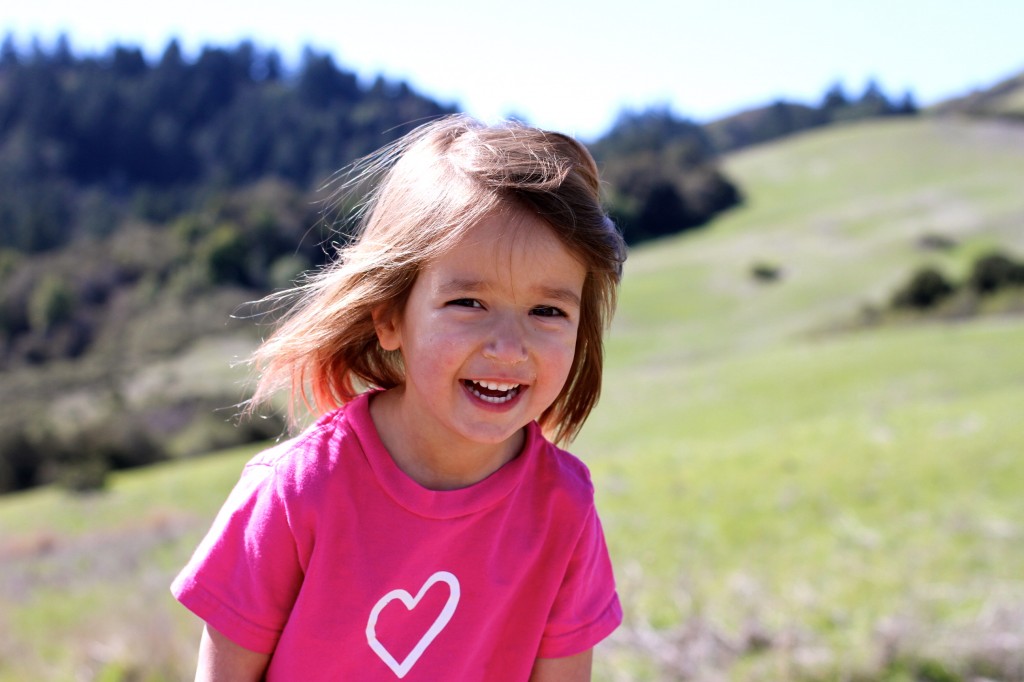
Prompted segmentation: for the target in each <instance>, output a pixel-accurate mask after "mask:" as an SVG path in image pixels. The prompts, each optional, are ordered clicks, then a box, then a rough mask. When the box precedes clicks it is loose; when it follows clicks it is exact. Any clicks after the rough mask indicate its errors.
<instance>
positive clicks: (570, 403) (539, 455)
mask: <svg viewBox="0 0 1024 682" xmlns="http://www.w3.org/2000/svg"><path fill="white" fill-rule="evenodd" d="M374 158H375V160H374V161H372V162H371V166H370V167H369V168H368V170H364V173H363V176H361V177H366V176H367V175H369V176H372V177H380V178H381V179H380V182H379V183H378V185H377V187H376V189H375V190H374V191H373V193H372V195H371V198H370V200H369V202H368V204H367V205H366V207H365V210H364V212H363V213H362V219H361V222H360V229H359V232H358V236H357V237H355V238H354V239H352V240H351V241H350V242H348V243H347V244H346V245H345V246H343V247H341V249H340V252H339V254H338V257H337V259H336V261H335V262H334V263H333V264H332V265H331V266H329V267H328V268H326V269H324V270H323V271H321V272H320V273H318V274H317V275H315V276H314V277H313V278H312V279H311V280H310V281H308V282H307V283H305V284H304V285H303V286H302V287H300V288H299V290H298V293H299V297H298V299H297V300H298V302H297V304H296V305H295V307H294V308H293V309H292V310H291V312H290V313H289V314H288V316H287V317H286V319H284V320H283V322H282V324H281V326H280V327H279V328H278V330H277V331H276V333H275V334H274V335H273V336H271V337H270V338H269V339H268V340H267V341H266V342H265V343H264V344H263V345H262V346H261V348H260V349H259V350H258V351H257V353H256V356H255V361H256V364H257V366H258V367H259V368H260V369H261V375H260V379H259V383H258V385H257V389H256V393H255V396H254V398H253V401H254V404H259V403H261V402H265V401H266V400H267V399H268V398H269V397H270V396H272V395H273V394H274V393H276V392H277V391H278V389H282V388H284V389H287V390H288V391H289V392H290V395H291V396H292V399H293V405H294V404H295V403H301V404H304V405H305V406H306V407H308V408H309V409H310V411H312V412H313V414H315V415H319V418H318V420H317V421H316V423H315V425H313V426H312V427H310V428H309V429H307V430H306V431H305V432H304V433H303V434H301V435H300V436H298V437H296V438H294V439H292V440H290V441H287V442H284V443H282V444H280V445H278V446H276V447H273V448H271V449H270V450H268V451H266V452H264V453H262V454H260V455H258V456H257V457H256V458H254V459H253V460H252V461H251V462H249V464H248V465H247V466H246V467H245V470H244V471H243V473H242V476H241V480H240V481H239V483H238V484H237V486H236V487H235V489H234V490H233V491H232V493H231V495H230V497H229V498H228V500H227V502H226V503H225V505H224V507H223V509H222V510H221V512H220V514H219V515H218V517H217V520H216V521H215V522H214V525H213V527H212V529H211V530H210V532H209V534H208V535H207V537H206V538H205V540H204V541H203V542H202V544H201V545H200V546H199V548H198V549H197V550H196V553H195V556H194V557H193V558H192V560H191V561H190V563H189V564H188V566H187V567H186V568H185V569H184V570H183V571H182V573H181V574H180V575H179V576H178V577H177V579H176V580H175V581H174V585H173V587H172V591H173V592H174V594H175V596H176V597H177V598H178V599H179V600H180V601H181V602H182V603H183V604H184V605H185V606H186V607H188V608H189V609H191V610H192V611H194V612H195V613H196V614H198V615H199V616H200V617H201V618H202V619H203V620H204V621H205V622H206V628H205V631H204V634H203V638H202V642H201V644H200V650H199V670H198V673H197V676H196V679H197V680H257V679H262V678H264V677H265V678H266V679H268V680H302V681H304V682H307V681H310V680H331V681H332V682H336V681H339V680H357V681H359V682H364V681H366V680H395V679H406V680H429V681H431V682H437V681H438V680H446V681H447V680H453V681H456V682H463V681H468V680H482V681H487V682H495V681H502V680H509V681H516V682H520V681H525V680H540V681H543V680H548V681H558V682H567V681H573V680H589V679H590V667H591V650H592V648H593V646H594V645H595V644H596V643H597V642H598V641H600V640H601V639H603V638H604V637H606V636H607V635H608V634H609V633H610V632H611V631H612V630H614V629H615V628H616V626H617V625H618V624H619V622H620V621H621V619H622V611H621V609H620V606H619V602H618V598H617V596H616V592H615V586H614V581H613V578H612V570H611V564H610V562H609V558H608V552H607V549H606V547H605V541H604V537H603V534H602V531H601V524H600V522H599V520H598V517H597V513H596V511H595V509H594V495H593V487H592V485H591V482H590V477H589V473H588V471H587V469H586V467H585V466H584V465H583V464H582V463H581V462H580V461H579V460H577V459H576V458H575V457H573V456H572V455H570V454H568V453H567V452H564V451H563V450H560V449H558V448H557V447H556V446H555V445H553V444H552V443H551V442H549V440H547V437H550V438H551V439H553V440H554V441H555V442H565V441H568V440H569V439H571V438H572V437H573V436H574V435H575V434H576V433H577V431H578V430H579V429H580V427H581V426H582V425H583V422H584V420H585V419H586V418H587V415H588V414H589V413H590V410H591V408H593V406H594V404H595V403H596V401H597V397H598V394H599V392H600V382H601V364H602V342H601V341H602V334H603V332H604V330H605V328H606V327H607V324H608V322H609V320H610V317H611V314H612V310H613V308H614V304H615V295H616V289H617V286H618V282H619V277H620V274H621V268H622V262H623V259H624V257H625V246H624V244H623V241H622V239H621V237H620V235H619V233H618V232H617V230H616V228H615V226H614V225H613V224H612V222H611V221H610V220H609V219H608V217H607V216H606V215H605V214H604V212H603V211H602V209H601V206H600V203H599V180H598V173H597V168H596V166H595V164H594V161H593V159H592V158H591V157H590V155H589V154H588V153H587V151H586V149H585V148H584V147H583V146H582V145H580V144H579V143H578V142H576V141H574V140H572V139H571V138H569V137H566V136H564V135H560V134H557V133H551V132H545V131H541V130H537V129H534V128H530V127H527V126H524V125H520V124H512V123H509V124H503V125H500V126H493V127H488V126H484V125H482V124H480V123H478V122H476V121H474V120H472V119H469V118H466V117H462V116H456V117H450V118H446V119H442V120H440V121H436V122H433V123H430V124H427V125H425V126H422V127H420V128H418V129H417V130H415V131H413V132H412V133H410V134H409V135H407V136H406V137H405V138H403V139H402V140H401V141H399V142H398V143H396V144H395V145H392V146H391V147H388V148H386V149H385V150H383V151H382V152H381V153H379V154H378V155H377V156H376V157H374ZM360 386H362V387H368V390H366V391H365V392H360V388H359V387H360Z"/></svg>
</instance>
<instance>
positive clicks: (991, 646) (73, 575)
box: [0, 120, 1024, 680]
mask: <svg viewBox="0 0 1024 682" xmlns="http://www.w3.org/2000/svg"><path fill="white" fill-rule="evenodd" d="M727 172H728V173H729V174H730V176H732V177H735V178H736V179H737V180H738V182H739V184H740V186H741V187H743V188H744V191H745V193H746V196H747V203H746V206H745V207H743V208H742V209H739V210H735V211H733V212H732V213H730V214H729V215H727V216H726V217H725V218H723V219H721V220H719V221H718V222H716V223H715V225H714V226H713V227H712V228H711V229H709V230H706V231H703V232H700V233H696V234H689V235H687V236H684V237H681V238H676V239H672V240H668V241H664V242H660V243H656V244H651V245H649V246H645V247H643V248H640V249H637V250H636V251H634V252H633V253H632V254H631V256H630V260H629V262H628V263H627V278H626V282H625V285H624V287H623V292H622V300H621V307H620V314H619V317H618V319H617V321H616V324H615V327H614V329H613V333H612V335H611V338H610V339H609V366H608V372H607V381H606V390H605V394H604V396H603V398H602V403H601V405H600V406H599V408H598V411H597V412H596V413H595V415H594V417H593V418H592V419H591V421H590V423H589V424H588V426H587V428H586V430H585V432H584V434H583V435H582V436H581V437H580V439H579V440H578V441H577V443H576V446H575V448H574V449H575V450H576V451H577V452H579V453H580V454H581V455H582V456H584V458H585V459H587V461H588V462H589V463H590V464H591V467H592V469H593V472H594V477H595V480H596V482H597V485H598V488H599V495H600V504H601V507H602V510H603V520H604V523H605V527H606V532H607V534H608V538H609V542H610V545H611V549H612V552H613V556H614V559H615V562H616V565H617V571H618V576H619V580H620V587H621V592H622V596H623V599H624V602H625V604H626V607H627V624H626V627H624V628H622V629H621V630H620V631H619V632H618V633H617V634H616V635H615V636H614V637H613V639H612V640H611V641H609V642H608V643H607V644H606V645H603V646H602V648H601V650H600V652H599V656H598V663H597V672H596V674H595V677H596V678H597V679H600V680H672V679H684V678H686V679H689V678H693V677H697V678H704V679H721V677H715V675H716V674H719V673H721V674H724V675H727V676H728V677H730V678H732V679H752V680H753V679H756V680H771V679H778V680H786V679H797V678H799V677H800V676H802V675H805V674H806V675H811V676H813V677H815V678H817V679H863V680H868V679H893V680H897V679H899V680H910V679H915V677H916V678H918V679H930V680H938V679H967V678H968V677H969V676H976V677H987V678H990V679H1000V680H1009V679H1015V680H1020V679H1024V656H1022V655H1021V653H1020V652H1021V651H1022V650H1024V641H1021V639H1022V636H1021V633H1022V632H1024V581H1022V579H1021V578H1020V576H1022V575H1024V521H1022V519H1024V497H1022V496H1021V495H1020V492H1019V491H1020V490H1021V489H1022V488H1024V435H1022V432H1021V430H1020V428H1019V417H1018V415H1019V413H1020V406H1021V405H1024V353H1021V352H1020V348H1022V347H1024V319H1022V318H1021V317H1013V316H997V315H990V316H986V317H982V318H978V319H975V320H972V321H969V322H963V323H959V324H955V325H951V324H938V323H929V322H925V323H921V324H903V325H897V326H888V327H882V328H877V329H863V330H861V331H857V332H853V333H838V332H836V331H830V330H833V329H836V328H838V326H840V323H843V322H845V321H848V320H849V319H851V318H852V317H853V316H855V315H856V313H857V311H858V310H859V309H860V308H861V307H862V306H863V305H864V304H866V303H873V302H880V301H883V300H884V299H886V298H887V296H888V294H889V292H890V291H891V289H892V287H893V286H894V285H895V284H896V283H897V282H900V281H902V280H903V279H904V278H905V277H906V275H907V274H908V273H909V272H910V271H911V270H912V269H913V268H914V267H916V266H917V265H918V264H920V263H922V262H925V261H936V262H938V263H940V264H941V265H943V266H944V267H946V268H947V269H949V271H950V272H954V273H962V272H964V271H965V270H966V268H967V267H968V264H969V263H970V262H971V260H972V259H973V257H974V256H975V255H977V254H978V253H981V252H983V251H985V250H987V249H988V248H990V247H992V246H995V245H1000V246H1002V247H1004V248H1008V249H1010V250H1011V251H1015V252H1016V253H1018V254H1022V253H1024V229H1022V227H1024V195H1022V194H1021V192H1020V188H1021V187H1024V128H1014V127H1011V126H1007V125H1004V124H997V123H977V122H949V121H946V122H943V121H937V120H919V121H888V122H876V123H870V124H860V125H852V126H848V127H838V128H831V129H827V130H823V131H819V132H815V133H812V134H807V135H803V136H799V137H796V138H790V139H788V140H786V141H784V142H781V143H778V144H775V145H769V146H764V147H760V148H757V149H754V150H750V151H747V152H745V153H743V154H740V155H737V156H735V157H732V158H730V159H729V160H728V164H727ZM927 235H941V236H944V237H947V238H949V239H952V240H955V242H956V243H957V244H958V246H956V247H955V248H953V249H951V250H948V251H943V252H935V251H928V250H922V249H921V248H920V246H919V242H920V238H921V237H923V236H927ZM758 262H770V263H773V264H775V265H777V266H778V267H779V268H780V269H781V273H782V276H781V279H779V280H778V281H776V282H774V283H772V284H757V283H756V281H755V280H754V279H753V278H752V277H751V274H750V269H751V266H752V265H753V264H755V263H758ZM228 360H229V358H225V362H227V361H228ZM248 455H249V451H235V452H232V453H228V454H225V455H221V456H217V457H212V458H208V459H204V460H197V461H194V462H186V463H181V464H176V465H164V466H160V467H156V468H152V469H149V470H145V471H140V472H135V473H131V474H122V475H118V476H116V477H115V478H114V479H113V481H112V484H111V487H110V489H109V490H108V491H106V492H104V493H101V494H98V495H95V496H90V497H81V498H70V497H67V496H65V495H63V494H61V493H58V492H56V491H53V490H45V491H38V492H33V493H28V494H20V495H16V496H13V497H8V498H4V499H0V563H2V565H3V571H2V577H0V635H2V636H0V680H20V679H54V680H57V679H72V678H77V679H105V680H119V679H149V680H161V679H164V680H171V679H181V678H184V677H186V676H187V675H188V674H189V673H188V672H187V671H188V670H189V669H190V667H191V666H192V661H193V657H194V647H195V642H196V637H197V634H198V630H197V628H196V624H195V623H194V622H193V621H192V620H191V619H190V617H189V616H188V615H187V614H185V613H183V610H182V609H180V608H179V607H177V606H176V605H175V604H174V603H173V601H172V600H171V598H170V596H169V595H168V594H167V590H166V586H167V584H168V582H169V581H170V578H171V576H172V575H173V572H174V570H175V569H176V568H177V567H178V566H180V565H181V564H182V563H183V562H184V561H185V560H186V558H187V557H188V554H189V553H190V551H191V549H192V547H193V546H194V544H195V542H196V541H197V540H198V537H199V535H200V534H201V533H202V532H203V530H204V529H205V527H206V526H207V525H208V523H209V521H210V519H211V517H212V514H213V513H214V511H215V510H216V508H217V507H218V505H219V504H220V502H221V501H222V499H223V497H224V495H225V494H226V492H227V490H228V489H229V487H230V486H231V484H232V483H233V481H234V479H235V477H236V476H237V472H238V470H239V467H240V466H241V463H242V462H243V461H244V459H245V458H246V457H247V456H248ZM929 675H930V676H929ZM943 675H945V676H944V677H943ZM858 676H859V677H858Z"/></svg>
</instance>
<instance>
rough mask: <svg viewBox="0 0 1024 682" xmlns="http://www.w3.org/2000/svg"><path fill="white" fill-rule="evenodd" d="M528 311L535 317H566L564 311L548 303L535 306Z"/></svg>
mask: <svg viewBox="0 0 1024 682" xmlns="http://www.w3.org/2000/svg"><path fill="white" fill-rule="evenodd" d="M530 312H531V313H532V314H534V315H536V316H537V317H566V314H565V311H563V310H560V309H558V308H556V307H554V306H550V305H541V306H537V307H536V308H534V309H533V310H532V311H530Z"/></svg>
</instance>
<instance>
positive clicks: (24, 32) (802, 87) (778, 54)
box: [0, 0, 1024, 138]
mask: <svg viewBox="0 0 1024 682" xmlns="http://www.w3.org/2000/svg"><path fill="white" fill-rule="evenodd" d="M1022 26H1024V1H1022V0H977V1H976V2H973V3H968V2H964V1H963V0H930V1H929V0H856V1H853V0H837V1H834V2H823V1H822V0H749V1H738V0H719V1H718V2H714V1H711V0H703V1H702V2H690V1H688V0H675V1H670V0H663V1H661V2H658V1H655V0H620V1H619V2H614V3H612V2H603V1H602V0H561V1H560V0H504V1H503V2H500V3H496V2H487V1H486V0H359V1H358V2H357V1H353V0H335V1H334V2H326V1H323V0H288V1H283V2H275V3H267V2H255V1H253V0H248V1H246V2H241V1H240V0H175V2H164V3H156V4H152V3H125V2H124V1H123V0H89V1H88V2H83V1H82V0H75V1H73V2H72V1H70V0H13V1H11V2H5V3H4V8H3V9H2V10H0V32H2V33H3V34H8V33H10V34H13V35H14V37H15V40H16V41H17V42H18V43H19V44H21V45H27V44H28V42H29V40H30V39H31V38H32V37H33V36H37V37H39V38H40V39H41V40H42V41H43V42H44V44H50V43H52V41H53V40H54V39H55V37H56V36H57V35H59V34H60V33H62V32H64V33H67V34H68V36H69V37H70V39H71V44H72V47H73V48H74V49H75V50H76V51H77V52H100V51H103V50H105V49H106V48H107V47H109V46H110V45H111V44H113V43H114V42H120V43H126V44H135V45H139V46H141V47H143V49H144V50H145V51H146V53H147V54H148V55H151V56H157V55H159V54H160V52H162V50H163V48H164V47H165V46H166V44H167V41H168V40H169V39H170V38H171V37H172V36H174V37H177V38H179V40H180V41H181V43H182V45H183V47H184V48H185V51H186V53H187V54H189V55H194V54H195V53H196V52H197V51H198V49H199V48H200V47H201V46H203V45H205V44H218V45H234V44H235V43H237V42H238V41H239V40H240V39H242V38H251V39H253V40H254V41H255V42H256V43H257V44H258V45H260V46H262V47H268V48H269V47H273V48H276V49H278V50H279V51H280V52H281V54H282V56H284V57H285V59H286V61H287V62H288V63H290V64H294V63H295V62H296V61H297V59H298V55H299V54H300V53H301V51H302V48H303V46H305V45H310V46H312V47H314V48H316V49H318V50H320V51H326V52H330V53H331V54H332V55H334V57H335V59H336V61H337V63H338V64H339V66H341V67H343V68H347V69H350V70H353V71H355V72H356V73H358V74H359V75H360V76H361V77H362V78H365V79H367V80H369V79H371V78H373V77H374V76H375V75H377V74H384V75H386V76H388V77H391V78H401V79H404V80H407V81H408V82H409V83H410V84H411V85H412V86H413V87H415V88H416V89H418V90H420V91H421V92H424V93H425V94H428V95H430V96H432V97H435V98H437V99H440V100H442V101H444V102H446V103H453V104H459V105H460V106H461V107H462V109H463V110H466V111H468V112H469V113H472V114H474V115H477V116H480V117H482V118H484V119H489V120H492V119H496V118H499V117H501V116H505V115H508V114H516V115H519V116H523V117H525V118H526V119H527V120H529V121H531V122H533V123H536V124H538V125H542V126H545V127H549V128H554V129H557V130H561V131H564V132H568V133H572V134H576V135H579V136H581V137H584V138H592V137H594V136H596V135H598V134H600V133H601V132H603V131H604V130H606V129H607V128H608V127H609V126H610V125H611V123H612V122H613V121H614V119H615V116H616V115H617V114H618V113H619V112H620V111H621V110H622V109H623V108H627V107H628V108H643V107H647V106H651V105H668V106H670V107H671V108H672V109H673V110H674V111H675V112H677V113H678V114H680V115H684V116H688V117H691V118H695V119H697V120H708V119H711V118H714V117H717V116H721V115H724V114H727V113H731V112H734V111H737V110H739V109H742V108H744V107H747V106H752V105H757V104H763V103H767V102H769V101H772V100H774V99H778V98H780V97H785V98H789V99H796V100H800V101H817V100H818V99H819V98H820V96H821V95H822V93H823V92H824V90H825V89H826V87H827V86H828V85H830V84H831V83H833V82H835V81H841V82H842V83H843V84H844V85H845V86H846V88H847V90H848V92H850V93H851V94H859V93H860V92H861V91H862V90H863V88H864V86H865V85H866V83H867V81H868V79H870V78H875V79H876V80H877V81H878V82H879V83H880V84H881V85H882V87H883V88H884V89H885V90H886V91H887V92H889V93H890V94H893V95H902V93H903V92H904V91H906V90H908V89H911V90H913V92H914V94H915V96H916V97H917V99H918V101H919V102H920V103H924V104H927V103H930V102H934V101H937V100H940V99H943V98H945V97H948V96H951V95H955V94H959V93H962V92H965V91H967V90H970V89H972V88H974V87H980V86H987V85H990V84H992V83H994V82H996V81H998V80H1000V79H1001V78H1004V77H1007V76H1009V75H1013V74H1015V73H1018V72H1021V71H1024V40H1022V38H1021V32H1020V28H1021V27H1022Z"/></svg>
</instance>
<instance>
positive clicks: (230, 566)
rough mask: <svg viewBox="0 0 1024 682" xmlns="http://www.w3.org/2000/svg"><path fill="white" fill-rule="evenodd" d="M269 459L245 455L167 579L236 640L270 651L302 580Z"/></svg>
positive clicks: (174, 590) (284, 506)
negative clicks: (192, 547)
mask: <svg viewBox="0 0 1024 682" xmlns="http://www.w3.org/2000/svg"><path fill="white" fill-rule="evenodd" d="M274 474H275V469H274V467H273V466H270V465H267V464H264V463H250V464H249V465H247V466H246V468H245V470H244V471H243V473H242V476H241V478H240V480H239V482H238V484H237V485H236V486H235V488H234V490H232V491H231V494H230V495H229V496H228V499H227V501H226V502H225V503H224V506H223V507H222V508H221V510H220V513H219V514H218V515H217V518H216V520H215V521H214V523H213V526H212V527H211V528H210V531H209V533H207V535H206V537H205V538H204V539H203V541H202V543H200V545H199V547H198V548H197V549H196V552H195V554H194V555H193V556H192V559H191V561H189V563H188V565H187V566H186V567H185V568H184V569H183V570H182V572H181V573H180V574H179V575H178V577H177V578H176V579H175V580H174V583H173V584H172V585H171V592H172V593H173V594H174V596H175V597H176V598H177V599H178V600H179V601H180V602H181V603H182V604H183V605H184V606H185V607H187V608H188V609H189V610H190V611H192V612H193V613H195V614H196V615H197V616H199V617H200V618H202V619H203V620H204V621H206V623H207V624H209V625H210V626H211V627H213V628H214V629H216V630H217V631H219V632H220V633H221V634H223V635H224V636H226V637H227V638H228V639H230V640H231V641H233V642H235V643H236V644H238V645H239V646H242V647H245V648H246V649H250V650H252V651H256V652H259V653H266V654H269V653H271V652H272V651H273V650H274V648H275V646H276V644H277V640H278V638H279V637H280V634H281V630H282V629H283V628H284V623H285V621H286V620H287V618H288V614H289V613H290V611H291V608H292V605H293V603H294V600H295V596H296V594H297V593H298V589H299V587H300V586H301V584H302V576H303V570H302V566H301V562H300V560H299V556H298V551H297V549H296V541H295V535H294V533H293V530H292V528H291V525H290V523H289V516H290V514H289V509H288V506H287V504H286V500H285V499H284V496H283V495H282V494H281V491H280V489H279V481H278V480H277V477H276V476H275V475H274Z"/></svg>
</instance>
